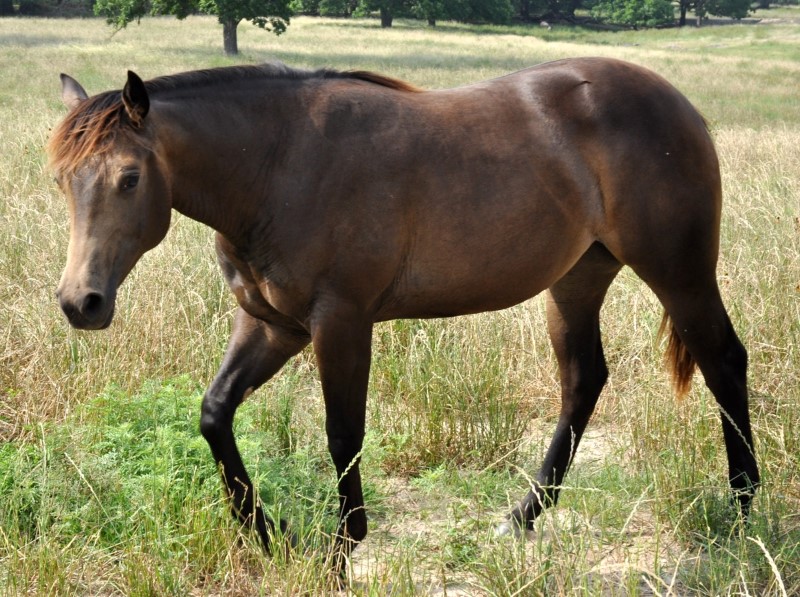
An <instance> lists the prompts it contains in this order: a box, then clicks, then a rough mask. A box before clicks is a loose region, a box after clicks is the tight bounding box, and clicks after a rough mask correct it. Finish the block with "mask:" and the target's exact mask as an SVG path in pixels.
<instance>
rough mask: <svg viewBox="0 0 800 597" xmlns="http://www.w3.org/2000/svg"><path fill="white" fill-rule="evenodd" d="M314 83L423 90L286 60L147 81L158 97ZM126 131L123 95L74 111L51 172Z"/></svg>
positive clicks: (55, 136) (53, 152)
mask: <svg viewBox="0 0 800 597" xmlns="http://www.w3.org/2000/svg"><path fill="white" fill-rule="evenodd" d="M313 79H341V80H347V79H349V80H354V81H364V82H366V83H371V84H374V85H378V86H381V87H385V88H387V89H392V90H396V91H400V92H409V93H412V92H419V91H421V90H420V89H419V88H418V87H415V86H414V85H412V84H411V83H406V82H405V81H401V80H399V79H394V78H392V77H387V76H384V75H379V74H377V73H373V72H370V71H360V70H351V71H337V70H332V69H320V70H313V71H309V70H301V69H295V68H291V67H289V66H286V65H285V64H283V63H281V62H270V63H265V64H259V65H245V66H229V67H222V68H212V69H206V70H197V71H189V72H185V73H180V74H176V75H168V76H164V77H158V78H156V79H152V80H150V81H147V82H145V87H146V88H147V91H148V92H149V93H153V94H155V93H159V92H169V91H179V90H191V89H197V88H200V87H208V86H212V85H221V84H225V83H235V82H241V81H247V80H290V81H305V80H313ZM123 130H127V131H130V132H133V130H134V129H133V127H132V126H131V123H130V121H129V120H128V117H127V114H126V112H125V108H124V106H123V104H122V93H121V91H120V90H115V91H106V92H103V93H100V94H98V95H95V96H92V97H90V98H89V99H87V100H85V101H83V102H81V103H80V104H79V105H78V106H77V107H76V108H74V109H73V110H72V111H71V112H70V113H69V114H68V115H67V117H66V118H65V119H64V120H63V121H62V122H61V123H60V124H59V125H58V126H57V127H56V128H55V129H54V130H53V133H52V135H51V136H50V140H49V142H48V144H47V149H46V151H47V155H48V157H49V163H50V168H51V169H52V171H53V172H55V173H56V175H59V174H61V173H71V172H74V171H75V169H76V168H78V167H79V166H80V164H81V163H83V161H84V160H86V159H87V158H88V157H89V156H91V155H96V154H98V153H101V152H102V151H103V150H105V149H106V148H108V147H109V146H110V145H111V143H112V142H113V141H114V139H115V137H116V135H117V134H118V133H119V132H120V131H123ZM131 138H132V139H135V140H136V141H137V142H138V143H140V144H145V143H146V140H145V139H144V138H143V137H142V136H141V135H131Z"/></svg>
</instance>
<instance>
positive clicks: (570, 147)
mask: <svg viewBox="0 0 800 597" xmlns="http://www.w3.org/2000/svg"><path fill="white" fill-rule="evenodd" d="M61 82H62V85H61V97H62V100H63V101H64V103H65V104H66V105H67V107H68V108H69V109H70V111H69V113H68V114H67V116H66V117H65V118H64V120H63V121H62V122H61V123H60V124H59V125H58V126H57V127H56V128H55V129H54V131H53V133H52V135H51V138H50V141H49V143H48V147H47V151H48V156H49V161H50V167H51V168H52V171H53V173H54V174H55V177H56V180H57V182H58V184H59V186H60V188H61V190H62V191H63V193H64V194H65V195H66V198H67V202H68V208H69V212H70V237H69V246H68V250H67V260H66V266H65V269H64V272H63V276H62V278H61V280H60V282H59V285H58V289H57V293H56V294H57V298H58V301H59V303H60V307H61V309H62V310H63V312H64V314H65V316H66V318H67V319H68V321H69V323H70V324H71V325H72V326H74V327H75V328H79V329H87V330H93V329H103V328H106V327H107V326H108V325H109V324H110V323H111V321H112V318H113V316H114V306H115V297H116V293H117V289H118V287H119V286H120V284H121V283H122V282H123V280H124V279H125V277H126V276H127V274H128V273H129V272H130V271H131V269H132V268H133V267H134V265H135V263H136V262H137V261H138V260H139V258H140V257H141V256H142V255H143V254H144V253H145V252H146V251H148V250H150V249H151V248H153V247H155V246H156V245H157V244H159V243H160V242H161V240H162V239H163V238H164V236H165V234H166V232H167V229H168V227H169V224H170V216H171V210H173V209H174V210H176V211H178V212H180V213H182V214H185V215H186V216H188V217H190V218H193V219H195V220H198V221H200V222H202V223H204V224H206V225H208V226H210V227H211V228H213V229H214V230H215V231H216V244H215V247H216V255H217V259H218V261H219V264H220V266H221V269H222V273H223V275H224V277H225V279H226V281H227V283H228V285H229V286H230V289H231V290H232V292H233V294H234V295H235V297H236V299H237V301H238V308H237V311H236V314H235V317H234V322H233V328H232V334H231V337H230V340H229V344H228V347H227V350H226V352H225V356H224V359H223V361H222V363H221V366H220V368H219V371H218V373H217V374H216V376H215V378H214V380H213V381H212V383H211V385H210V386H209V388H208V389H207V391H206V393H205V395H204V398H203V402H202V407H201V415H200V431H201V433H202V435H203V436H204V438H205V439H206V440H207V441H208V444H209V446H210V448H211V453H212V455H213V458H214V460H215V462H216V464H217V467H218V469H219V471H220V473H221V477H222V482H223V485H224V489H225V492H226V494H227V499H228V501H229V504H230V508H231V510H232V513H233V515H234V516H235V517H236V518H238V519H239V520H240V521H241V522H242V523H243V524H246V525H248V526H249V527H251V528H252V527H255V529H256V531H257V532H258V534H259V536H260V538H261V540H262V541H263V544H264V546H265V548H266V550H267V552H268V553H269V552H270V549H272V548H273V542H274V539H273V536H274V534H275V533H276V532H277V530H278V529H280V530H281V531H283V532H287V525H286V523H285V521H277V522H276V521H273V520H272V519H270V518H269V517H268V516H266V515H265V514H264V511H263V509H262V506H261V504H260V502H259V500H258V497H257V496H255V495H254V491H253V486H252V482H251V480H250V477H249V476H248V474H247V472H246V470H245V466H244V463H243V462H242V458H241V456H240V453H239V451H238V449H237V446H236V441H235V438H234V434H233V429H232V422H233V417H234V413H235V411H236V409H237V407H238V406H239V405H240V404H241V403H242V401H243V400H244V399H245V397H246V396H248V395H249V394H250V393H251V392H253V391H254V390H255V389H257V388H258V387H259V386H261V385H262V384H264V383H265V382H267V381H268V380H269V379H270V378H271V377H273V375H275V374H276V373H277V372H278V371H279V370H280V369H281V367H282V366H283V365H284V364H285V363H286V362H287V361H288V360H289V359H290V358H292V357H293V356H294V355H297V354H298V353H299V352H300V351H301V350H303V349H304V348H305V347H306V346H307V345H309V344H311V345H312V347H313V351H314V355H315V357H316V363H317V365H318V371H319V376H320V379H321V384H322V391H323V396H324V403H325V417H326V420H325V431H326V433H327V442H328V447H329V451H330V455H331V458H332V460H333V464H334V466H335V468H336V473H337V475H338V494H339V519H338V526H337V531H336V534H335V541H334V546H335V547H338V548H339V552H340V553H341V554H343V555H342V556H341V557H340V559H339V561H338V562H339V563H338V564H337V565H338V566H340V567H341V562H342V561H343V558H346V557H347V556H348V555H349V554H350V552H351V551H352V549H353V548H355V546H356V545H357V544H358V543H359V542H360V541H361V540H363V539H364V537H365V536H366V534H367V516H366V513H365V509H364V499H363V495H362V488H361V473H360V470H359V463H360V454H361V449H362V440H363V438H364V427H365V410H366V396H367V381H368V374H369V369H370V357H371V337H372V331H373V326H374V324H375V323H377V322H381V321H386V320H392V319H398V318H433V317H451V316H457V315H464V314H470V313H477V312H483V311H491V310H498V309H503V308H507V307H509V306H512V305H515V304H518V303H520V302H522V301H525V300H527V299H529V298H530V297H533V296H534V295H536V294H538V293H540V292H542V291H544V290H547V330H548V333H549V337H550V339H551V342H552V345H553V349H554V352H555V356H556V360H557V363H558V367H559V372H560V380H561V410H560V415H559V419H558V423H557V425H556V428H555V432H554V435H553V437H552V441H551V443H550V445H549V448H548V450H547V452H546V455H545V457H544V462H543V464H542V465H541V468H540V469H539V471H538V474H536V475H535V477H534V478H533V479H532V481H531V485H530V490H529V491H528V492H527V494H526V495H525V496H524V497H523V498H522V499H521V500H520V501H519V502H518V503H517V504H516V506H515V507H514V508H513V509H512V510H511V512H510V513H509V514H508V516H507V518H506V519H505V521H504V522H503V523H502V524H501V525H500V527H499V532H500V533H501V534H503V533H513V534H515V535H525V534H526V533H527V532H528V531H529V530H531V529H532V528H533V523H534V520H535V519H536V518H537V516H539V515H540V514H541V512H542V511H543V510H544V509H545V508H546V507H548V506H551V505H553V504H555V503H556V501H557V499H558V495H559V488H560V486H561V483H562V480H563V478H564V475H565V474H566V472H567V469H568V468H569V466H570V463H571V461H572V458H573V456H574V454H575V451H576V449H577V447H578V444H579V442H580V439H581V435H582V434H583V432H584V429H585V428H586V425H587V423H588V421H589V418H590V416H591V415H592V412H593V410H594V408H595V404H596V402H597V400H598V397H599V394H600V391H601V389H602V388H603V386H604V384H605V382H606V379H607V377H608V369H607V366H606V361H605V358H604V355H603V346H602V342H601V335H600V324H599V311H600V307H601V305H602V303H603V300H604V297H605V294H606V291H607V289H608V287H609V285H610V284H611V282H612V280H613V279H614V278H615V276H616V275H617V273H618V272H619V271H620V269H621V268H622V267H623V266H628V267H630V268H631V269H632V270H633V271H634V272H635V273H636V274H637V275H638V276H639V277H640V278H641V279H642V280H643V281H644V282H645V283H646V285H647V286H648V287H649V288H650V289H652V291H653V292H654V293H655V295H656V297H657V298H658V299H659V301H660V302H661V303H662V305H663V307H664V316H663V319H662V327H661V330H662V332H664V333H665V334H666V335H667V336H668V341H667V347H666V359H665V360H666V361H667V364H668V365H669V367H670V369H671V376H672V380H673V384H674V388H675V391H676V392H677V393H678V394H685V393H686V392H687V391H688V389H689V386H690V383H691V379H692V375H693V372H694V370H695V368H697V367H699V369H700V371H701V372H702V375H703V378H704V380H705V383H706V385H707V386H708V388H709V389H710V391H711V392H712V394H713V395H714V397H715V399H716V401H717V403H718V406H719V410H720V415H721V423H722V430H723V436H724V441H725V447H726V452H727V458H728V465H729V481H730V488H731V491H732V501H733V503H734V504H735V505H736V506H737V507H738V508H739V509H740V512H741V513H742V514H743V515H744V516H746V515H747V513H748V511H749V509H750V506H751V501H752V499H753V497H754V495H755V492H756V488H757V487H758V485H759V472H758V466H757V463H756V458H755V454H754V450H753V438H752V432H751V427H750V420H749V415H748V395H747V379H746V378H747V352H746V350H745V348H744V347H743V345H742V343H741V342H740V341H739V339H738V337H737V335H736V332H735V330H734V328H733V326H732V324H731V321H730V318H729V316H728V314H727V312H726V309H725V306H724V304H723V301H722V299H721V296H720V292H719V287H718V284H717V281H716V273H715V270H716V264H717V259H718V253H719V234H720V213H721V203H722V190H721V175H720V169H719V162H718V158H717V154H716V150H715V148H714V144H713V141H712V138H711V135H710V133H709V131H708V126H707V123H706V121H705V120H704V118H703V117H702V116H701V115H700V114H699V113H698V111H697V110H696V109H695V108H694V107H693V106H692V105H691V103H690V102H689V100H687V99H686V98H685V97H684V96H683V95H682V94H681V93H680V92H678V91H677V90H676V89H675V88H674V87H673V86H672V85H671V84H670V83H668V82H667V81H666V80H665V79H663V78H662V77H660V76H659V75H657V74H655V73H653V72H651V71H649V70H646V69H644V68H642V67H639V66H635V65H633V64H629V63H626V62H622V61H618V60H612V59H605V58H576V59H567V60H559V61H555V62H549V63H545V64H540V65H538V66H534V67H531V68H528V69H525V70H521V71H519V72H516V73H512V74H508V75H506V76H502V77H499V78H496V79H493V80H489V81H483V82H478V83H474V84H470V85H466V86H463V87H458V88H454V89H444V90H423V89H420V88H417V87H415V86H414V85H412V84H409V83H406V82H403V81H400V80H397V79H394V78H390V77H387V76H383V75H380V74H376V73H373V72H368V71H334V70H325V69H323V70H317V71H305V70H298V69H292V68H290V67H287V66H285V65H282V64H262V65H250V66H234V67H224V68H217V69H209V70H200V71H192V72H186V73H181V74H176V75H172V76H165V77H160V78H156V79H153V80H150V81H147V82H144V81H143V80H142V79H141V78H140V77H139V76H138V75H137V74H136V73H134V72H130V71H129V72H128V73H127V80H126V82H125V83H124V87H123V88H122V90H121V91H120V90H116V91H109V92H104V93H100V94H98V95H95V96H92V97H90V96H89V95H88V94H87V93H86V91H85V90H84V88H83V87H82V86H81V85H80V84H79V83H78V82H77V81H76V80H75V79H73V78H71V77H69V76H68V75H63V74H62V75H61Z"/></svg>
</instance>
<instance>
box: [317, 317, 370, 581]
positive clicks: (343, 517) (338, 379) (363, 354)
mask: <svg viewBox="0 0 800 597" xmlns="http://www.w3.org/2000/svg"><path fill="white" fill-rule="evenodd" d="M320 312H321V313H322V315H321V316H319V317H317V318H315V319H314V323H313V325H312V326H311V337H312V344H313V347H314V352H315V354H316V357H317V363H318V366H319V372H320V379H321V381H322V392H323V394H324V397H325V415H326V422H325V429H326V432H327V435H328V449H329V451H330V454H331V459H332V460H333V464H334V466H335V467H336V474H337V476H338V479H339V482H338V489H339V526H338V531H337V534H336V543H335V545H334V549H335V552H334V558H335V561H334V568H335V570H336V571H337V572H339V573H343V572H344V565H345V562H346V557H347V556H349V554H350V552H351V551H352V550H353V549H354V548H355V546H356V545H357V544H358V542H359V541H361V540H362V539H364V537H366V535H367V516H366V513H365V511H364V497H363V495H362V490H361V474H360V472H359V461H360V459H361V447H362V443H363V440H364V425H365V416H366V403H367V383H368V381H369V367H370V359H371V342H372V322H371V321H368V320H366V318H365V317H363V316H361V315H360V313H359V312H358V311H357V310H355V309H349V308H347V307H345V306H342V305H337V306H335V307H327V308H325V309H320Z"/></svg>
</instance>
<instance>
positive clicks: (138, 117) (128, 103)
mask: <svg viewBox="0 0 800 597" xmlns="http://www.w3.org/2000/svg"><path fill="white" fill-rule="evenodd" d="M122 103H123V104H124V105H125V111H126V112H127V113H128V118H130V119H131V122H132V123H133V124H134V126H137V127H138V126H141V125H142V122H143V121H144V117H145V116H147V112H148V111H149V110H150V98H149V97H148V96H147V89H145V87H144V81H142V80H141V79H140V78H139V75H137V74H136V73H135V72H133V71H132V70H129V71H128V81H127V82H126V83H125V87H123V88H122Z"/></svg>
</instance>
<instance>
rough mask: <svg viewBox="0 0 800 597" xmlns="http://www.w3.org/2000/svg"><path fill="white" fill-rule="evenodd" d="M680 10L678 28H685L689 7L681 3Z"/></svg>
mask: <svg viewBox="0 0 800 597" xmlns="http://www.w3.org/2000/svg"><path fill="white" fill-rule="evenodd" d="M680 8H681V16H680V19H679V20H678V27H684V26H685V25H686V10H687V8H688V7H687V6H686V4H684V3H683V2H681V6H680Z"/></svg>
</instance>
